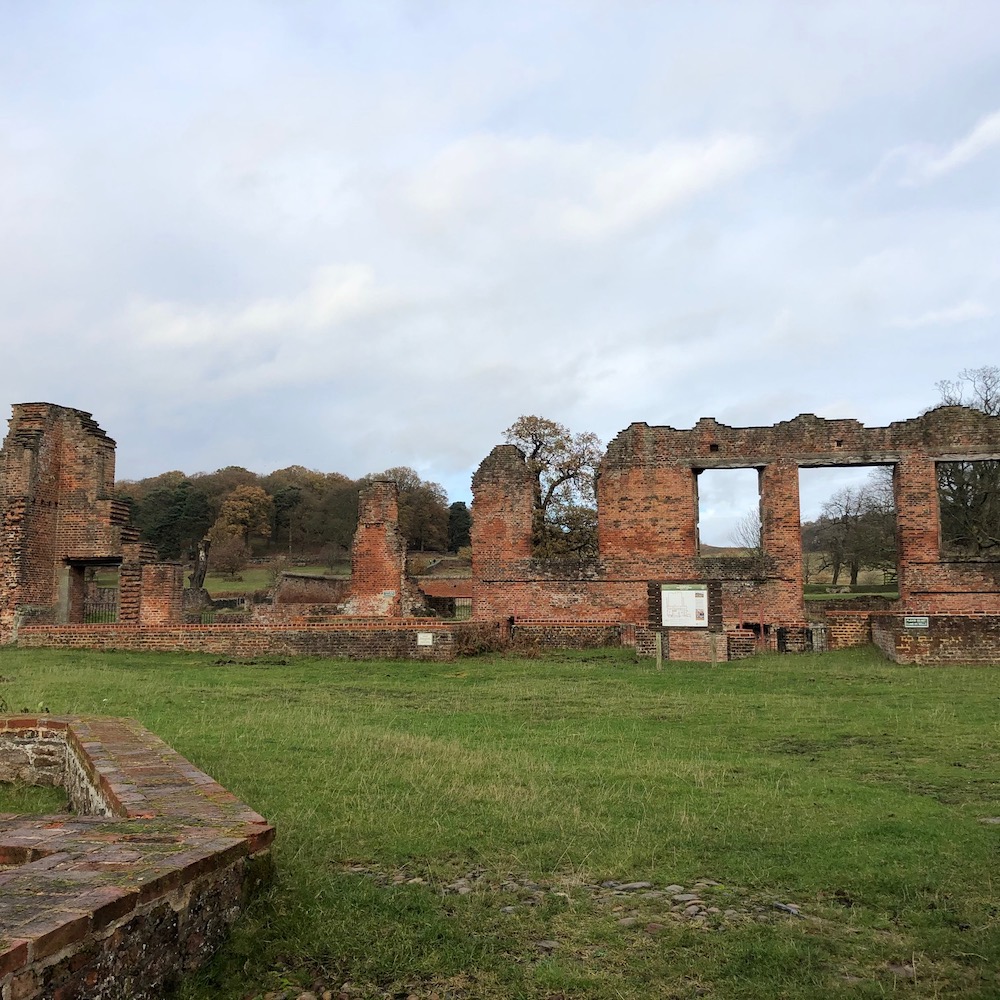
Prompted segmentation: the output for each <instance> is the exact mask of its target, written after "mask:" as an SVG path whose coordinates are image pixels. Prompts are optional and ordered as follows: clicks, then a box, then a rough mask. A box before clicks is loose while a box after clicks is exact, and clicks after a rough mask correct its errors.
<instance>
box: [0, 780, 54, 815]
mask: <svg viewBox="0 0 1000 1000" xmlns="http://www.w3.org/2000/svg"><path fill="white" fill-rule="evenodd" d="M66 807H67V801H66V795H65V793H64V792H63V790H62V789H61V788H48V787H45V786H44V785H8V784H4V783H3V782H0V813H17V814H21V815H23V814H25V813H32V814H36V815H45V814H46V813H53V812H59V811H60V810H63V809H65V808H66Z"/></svg>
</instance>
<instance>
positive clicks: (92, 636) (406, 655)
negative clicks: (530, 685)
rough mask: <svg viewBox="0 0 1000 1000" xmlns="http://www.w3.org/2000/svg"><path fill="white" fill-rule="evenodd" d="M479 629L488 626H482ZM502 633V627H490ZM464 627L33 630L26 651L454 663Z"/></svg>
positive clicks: (21, 637)
mask: <svg viewBox="0 0 1000 1000" xmlns="http://www.w3.org/2000/svg"><path fill="white" fill-rule="evenodd" d="M479 624H480V627H481V626H482V625H483V624H484V623H479ZM488 624H489V625H491V626H493V627H496V628H498V629H499V628H500V624H499V623H488ZM463 627H464V626H463V625H462V624H455V623H448V624H441V623H439V622H438V621H436V620H435V619H416V620H409V621H397V622H393V623H391V624H390V623H388V622H386V621H385V619H380V620H379V621H377V622H372V621H371V620H368V621H365V620H363V619H355V620H351V621H348V622H347V623H339V622H338V623H324V624H315V625H283V626H282V625H246V624H226V625H174V626H164V627H158V628H137V627H135V626H129V625H30V626H25V627H22V628H21V630H20V631H19V632H18V636H17V644H18V646H22V647H29V648H30V647H49V648H53V647H54V648H78V649H106V650H129V651H142V650H148V651H160V652H191V653H217V654H220V655H224V656H245V657H254V656H325V657H330V658H333V659H348V660H379V659H387V660H451V659H454V657H455V656H456V655H457V651H458V649H459V648H461V632H462V629H463Z"/></svg>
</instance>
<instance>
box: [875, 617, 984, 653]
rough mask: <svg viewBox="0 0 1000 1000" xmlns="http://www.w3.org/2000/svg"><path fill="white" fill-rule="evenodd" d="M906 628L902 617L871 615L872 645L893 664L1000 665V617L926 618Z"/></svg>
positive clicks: (904, 619) (904, 618)
mask: <svg viewBox="0 0 1000 1000" xmlns="http://www.w3.org/2000/svg"><path fill="white" fill-rule="evenodd" d="M926 617H927V624H928V627H927V628H913V627H910V628H907V627H906V616H904V615H901V614H878V613H875V614H872V616H871V636H872V642H874V643H875V645H876V646H878V648H879V649H881V650H882V652H883V653H885V655H886V656H887V657H888V658H889V659H890V660H893V661H894V662H896V663H923V664H932V665H947V664H949V663H974V664H989V665H998V664H1000V615H928V616H926Z"/></svg>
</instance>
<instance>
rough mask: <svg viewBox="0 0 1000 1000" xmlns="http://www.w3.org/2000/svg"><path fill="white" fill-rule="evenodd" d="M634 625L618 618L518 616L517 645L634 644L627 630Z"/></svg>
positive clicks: (586, 646) (581, 646)
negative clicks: (603, 619)
mask: <svg viewBox="0 0 1000 1000" xmlns="http://www.w3.org/2000/svg"><path fill="white" fill-rule="evenodd" d="M628 629H631V626H626V625H623V624H622V623H621V622H618V621H589V622H580V621H571V620H567V621H559V620H556V619H529V618H516V619H515V620H514V628H513V633H512V642H513V645H514V648H515V649H516V648H518V647H529V648H541V649H595V648H598V647H601V646H623V645H634V643H635V637H634V630H633V631H632V635H631V636H630V638H631V640H632V641H631V642H627V641H625V640H626V639H627V638H629V637H626V636H623V631H625V630H628Z"/></svg>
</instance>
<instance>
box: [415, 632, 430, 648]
mask: <svg viewBox="0 0 1000 1000" xmlns="http://www.w3.org/2000/svg"><path fill="white" fill-rule="evenodd" d="M417 645H418V646H433V645H434V633H433V632H418V633H417Z"/></svg>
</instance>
